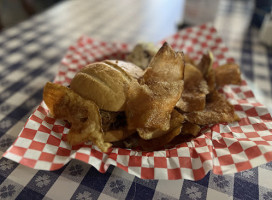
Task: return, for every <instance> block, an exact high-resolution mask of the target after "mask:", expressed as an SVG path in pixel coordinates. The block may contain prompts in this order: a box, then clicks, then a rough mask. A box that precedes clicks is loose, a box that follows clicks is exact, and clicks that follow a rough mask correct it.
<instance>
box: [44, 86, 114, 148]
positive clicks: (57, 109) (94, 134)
mask: <svg viewBox="0 0 272 200" xmlns="http://www.w3.org/2000/svg"><path fill="white" fill-rule="evenodd" d="M43 99H44V102H45V104H46V105H47V107H48V109H49V111H50V113H51V114H52V115H53V117H54V118H56V119H63V120H67V121H68V122H70V123H71V128H70V130H69V133H68V135H67V140H68V143H69V144H70V145H77V144H81V143H83V142H87V141H89V140H91V141H92V142H93V143H94V144H95V145H97V146H98V147H99V148H100V149H101V150H102V151H104V152H106V151H107V150H108V148H109V147H110V146H111V144H110V143H107V142H104V139H103V131H102V128H101V117H100V113H99V109H98V107H97V105H96V104H95V103H93V102H92V101H90V100H86V99H83V98H82V97H81V96H79V95H78V94H76V93H75V92H73V91H72V90H71V89H69V88H67V87H64V86H62V85H58V84H54V83H50V82H48V83H47V84H46V85H45V87H44V91H43Z"/></svg>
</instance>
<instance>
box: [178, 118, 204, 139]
mask: <svg viewBox="0 0 272 200" xmlns="http://www.w3.org/2000/svg"><path fill="white" fill-rule="evenodd" d="M199 131H200V126H199V125H197V124H192V123H190V122H187V121H185V122H184V123H183V125H182V129H181V133H180V134H182V135H192V136H194V137H196V136H197V135H198V133H199Z"/></svg>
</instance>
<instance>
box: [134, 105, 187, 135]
mask: <svg viewBox="0 0 272 200" xmlns="http://www.w3.org/2000/svg"><path fill="white" fill-rule="evenodd" d="M183 121H184V116H183V115H182V114H180V113H179V112H178V111H177V110H175V109H174V110H173V112H172V113H171V119H170V128H169V130H167V131H163V130H160V129H153V130H152V129H146V128H138V129H137V131H138V134H139V136H140V137H141V138H143V139H145V140H150V139H153V138H157V137H160V136H162V135H165V134H167V133H168V132H169V131H172V130H173V129H174V128H176V127H179V126H180V125H181V124H182V122H183Z"/></svg>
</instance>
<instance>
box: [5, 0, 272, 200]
mask: <svg viewBox="0 0 272 200" xmlns="http://www.w3.org/2000/svg"><path fill="white" fill-rule="evenodd" d="M183 5H184V1H178V0H175V1H171V3H169V1H166V0H161V1H155V0H148V1H136V0H132V1H125V0H119V1H117V0H112V1H109V0H106V1H99V0H93V1H80V0H74V1H64V2H61V3H59V4H57V5H56V6H54V7H53V8H51V9H50V10H48V11H46V12H44V13H42V14H40V15H37V16H34V17H33V18H31V19H30V20H27V21H25V22H23V23H20V24H19V25H16V26H15V27H12V28H10V29H8V30H5V31H3V32H2V33H0V46H1V48H0V77H1V78H0V150H1V154H2V153H3V152H4V151H5V150H6V149H7V148H8V147H9V146H10V145H11V144H12V143H13V141H14V140H15V139H16V137H17V135H18V133H19V132H20V130H21V128H22V127H23V125H24V124H25V122H26V120H27V118H28V116H29V115H30V114H31V113H32V112H33V109H34V108H35V107H36V106H37V105H38V104H39V103H40V102H41V100H42V88H43V86H44V84H45V83H46V82H47V81H52V80H53V79H54V77H55V75H56V70H57V66H58V65H59V62H60V60H61V58H62V57H63V55H64V54H65V52H66V50H67V48H68V46H69V45H71V44H73V43H74V42H75V41H76V40H77V39H78V38H79V37H80V36H81V35H88V36H91V37H92V38H97V39H100V40H103V41H121V42H126V43H129V44H135V43H137V42H139V41H151V42H158V41H160V40H161V39H162V38H164V37H166V36H168V35H171V34H173V33H175V32H176V25H177V23H178V22H179V20H180V19H181V18H182V7H183ZM252 6H253V4H252V1H247V2H245V1H237V2H232V1H230V2H229V1H226V0H224V1H221V2H220V6H219V10H218V15H217V17H216V19H215V22H214V25H215V27H216V28H217V29H218V31H219V33H220V34H221V35H222V37H223V39H224V40H225V42H226V43H227V45H228V46H229V49H230V53H231V55H232V56H233V57H234V58H235V59H236V61H237V62H238V63H239V64H240V65H241V69H242V72H243V75H244V77H245V78H246V79H247V80H248V82H249V83H250V84H251V86H252V88H253V90H254V93H255V95H256V96H257V98H259V100H260V101H261V102H262V103H264V104H265V105H266V106H270V108H271V105H272V104H271V102H272V101H271V91H272V74H271V72H270V70H271V69H272V51H271V47H265V46H263V45H261V44H259V43H258V38H257V34H258V32H257V30H255V29H249V30H247V28H246V25H248V24H249V21H250V20H249V19H250V18H249V15H250V12H251V11H252ZM166 7H167V9H166ZM234 19H236V20H234ZM237 19H239V20H240V21H237ZM225 24H229V26H225ZM241 24H244V27H242V26H241ZM230 27H233V28H230ZM205 198H207V199H258V198H259V199H271V198H272V163H268V164H265V165H262V166H260V167H257V168H254V169H251V170H247V171H244V172H241V173H237V174H231V175H225V176H220V175H215V174H213V173H212V172H210V173H208V174H207V175H206V176H205V178H203V179H201V180H199V181H189V180H175V181H166V180H142V179H139V178H137V177H135V176H133V175H130V174H127V173H126V172H124V171H122V170H120V169H119V168H116V167H112V166H111V167H109V169H108V170H107V172H106V173H105V174H101V173H99V172H98V171H97V170H96V169H95V168H94V167H91V166H90V165H87V164H85V163H83V162H80V161H78V160H72V161H71V162H69V163H68V164H67V165H66V166H65V167H64V168H61V169H59V170H56V171H51V172H49V171H38V170H33V169H30V168H27V167H25V166H23V165H19V164H17V163H15V162H13V161H10V160H7V159H5V158H1V159H0V199H205Z"/></svg>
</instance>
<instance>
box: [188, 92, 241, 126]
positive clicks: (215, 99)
mask: <svg viewBox="0 0 272 200" xmlns="http://www.w3.org/2000/svg"><path fill="white" fill-rule="evenodd" d="M184 115H185V119H186V120H187V121H189V122H191V123H193V124H198V125H207V124H217V123H222V122H234V121H237V120H238V119H239V117H238V116H237V115H236V114H235V112H234V108H233V106H232V105H231V104H230V103H229V102H228V101H227V100H226V99H225V98H224V97H223V96H222V95H221V94H219V93H218V92H217V91H214V92H212V93H211V94H209V95H208V96H207V102H206V107H205V109H204V110H202V111H194V112H190V113H185V114H184Z"/></svg>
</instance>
